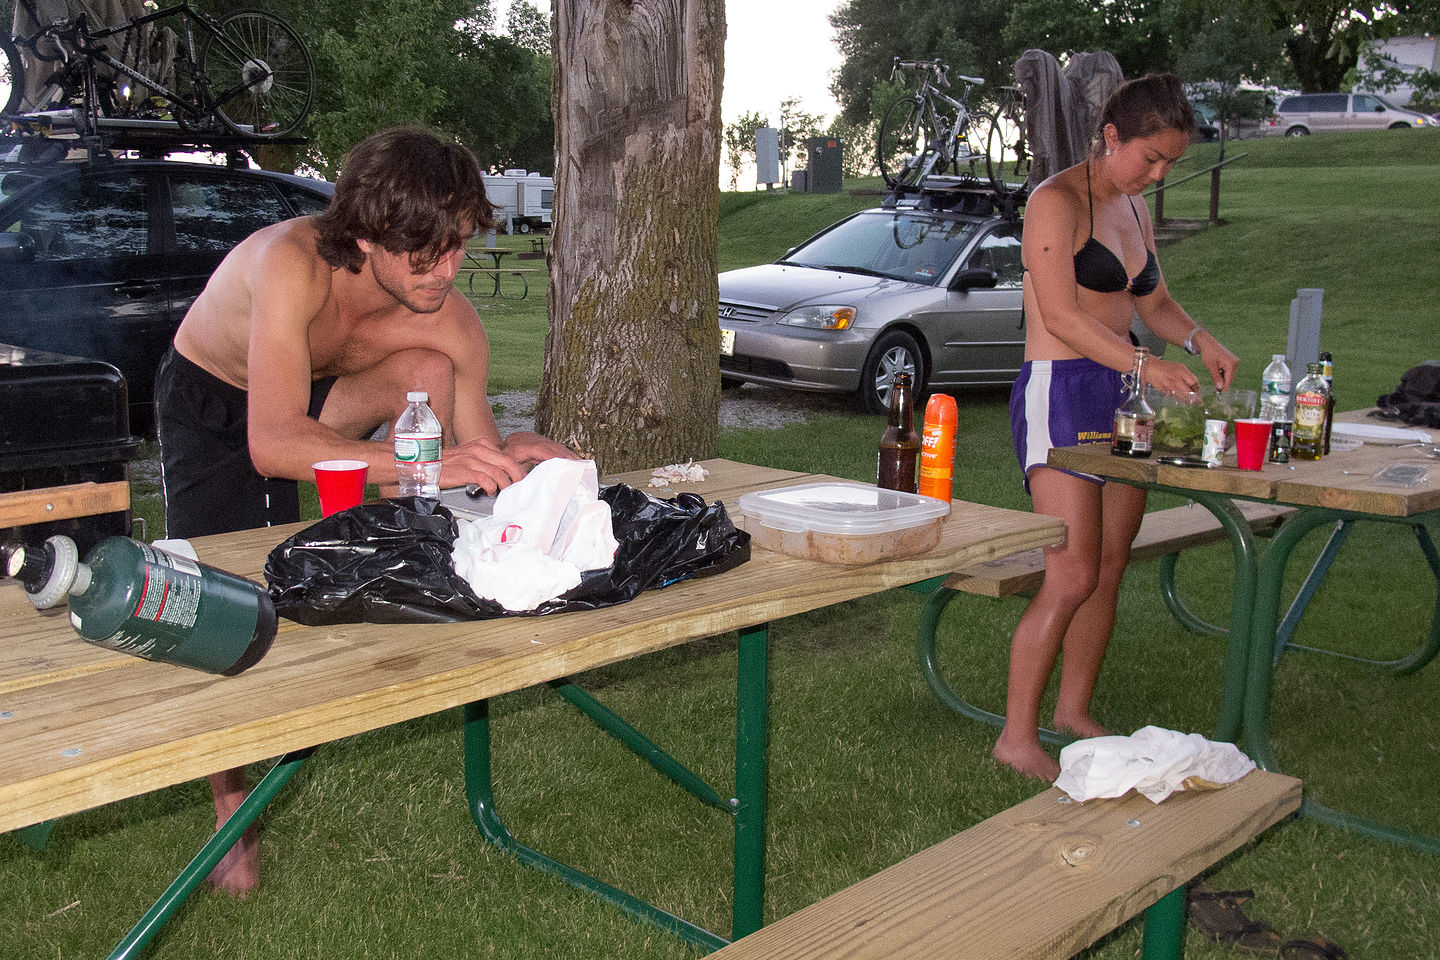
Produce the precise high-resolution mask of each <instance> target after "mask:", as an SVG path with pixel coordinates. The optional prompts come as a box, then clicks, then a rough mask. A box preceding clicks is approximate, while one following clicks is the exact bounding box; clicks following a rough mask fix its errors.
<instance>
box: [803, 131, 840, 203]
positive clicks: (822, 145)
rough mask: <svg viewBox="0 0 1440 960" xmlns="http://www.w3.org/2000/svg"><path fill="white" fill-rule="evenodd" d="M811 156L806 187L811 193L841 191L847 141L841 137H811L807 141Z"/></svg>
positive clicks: (806, 145)
mask: <svg viewBox="0 0 1440 960" xmlns="http://www.w3.org/2000/svg"><path fill="white" fill-rule="evenodd" d="M805 154H806V156H807V157H808V158H809V167H808V173H807V177H806V189H807V190H809V191H810V192H811V193H839V192H840V178H841V174H842V171H843V170H844V167H845V141H844V140H843V139H841V138H840V137H811V138H810V139H809V140H806V141H805Z"/></svg>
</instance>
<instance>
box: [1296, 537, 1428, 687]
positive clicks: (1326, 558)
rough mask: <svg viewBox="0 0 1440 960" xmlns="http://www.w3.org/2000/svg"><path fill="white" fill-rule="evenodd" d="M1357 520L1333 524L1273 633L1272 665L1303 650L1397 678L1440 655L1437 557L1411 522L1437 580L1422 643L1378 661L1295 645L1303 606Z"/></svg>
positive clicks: (1419, 667)
mask: <svg viewBox="0 0 1440 960" xmlns="http://www.w3.org/2000/svg"><path fill="white" fill-rule="evenodd" d="M1357 519H1364V518H1346V519H1343V520H1340V521H1339V522H1338V523H1337V524H1336V528H1335V531H1334V533H1332V534H1331V535H1330V539H1329V540H1327V541H1326V543H1325V548H1324V550H1322V551H1321V554H1320V556H1319V557H1318V558H1316V560H1315V564H1314V566H1312V567H1311V569H1310V573H1309V574H1308V575H1307V576H1306V578H1305V583H1304V584H1303V585H1302V586H1301V587H1300V591H1299V593H1297V594H1296V597H1295V600H1294V601H1293V602H1292V603H1291V604H1290V609H1289V610H1287V611H1286V613H1285V618H1284V619H1283V620H1281V621H1280V627H1279V629H1278V630H1276V632H1275V662H1276V663H1279V662H1280V655H1281V654H1282V653H1284V652H1285V650H1287V649H1290V650H1302V651H1304V652H1305V653H1319V654H1324V655H1325V656H1329V657H1338V658H1339V659H1341V660H1348V661H1350V662H1351V663H1358V664H1363V665H1364V666H1367V667H1379V668H1381V669H1384V670H1389V671H1391V672H1392V673H1394V674H1395V675H1396V676H1405V675H1406V674H1411V673H1414V672H1415V671H1417V670H1419V669H1421V668H1422V667H1424V666H1425V665H1426V664H1428V663H1430V661H1432V660H1434V659H1435V656H1436V654H1437V653H1440V554H1437V553H1436V550H1435V543H1434V541H1433V540H1432V539H1431V538H1430V533H1429V531H1428V530H1426V529H1425V525H1424V524H1423V523H1412V524H1410V527H1411V529H1412V530H1414V532H1415V538H1416V540H1417V541H1419V544H1420V552H1421V553H1422V554H1424V556H1425V561H1426V562H1427V563H1428V564H1429V565H1430V571H1431V573H1433V574H1434V576H1435V580H1436V589H1437V593H1436V597H1435V612H1434V613H1433V614H1432V615H1431V617H1430V633H1429V635H1428V636H1427V637H1426V638H1425V640H1424V641H1423V642H1422V643H1421V644H1420V646H1418V647H1416V648H1415V649H1414V650H1412V651H1411V652H1410V653H1409V654H1407V655H1405V656H1403V657H1398V658H1395V659H1392V660H1378V659H1376V658H1374V657H1357V656H1354V655H1352V654H1348V653H1339V652H1337V651H1335V650H1327V649H1325V648H1323V647H1312V646H1308V645H1306V644H1302V643H1296V642H1294V639H1293V637H1294V635H1295V629H1296V628H1297V627H1298V626H1299V624H1300V618H1301V617H1302V616H1303V615H1304V613H1305V607H1306V606H1307V605H1308V604H1309V603H1310V600H1311V599H1312V598H1313V597H1314V595H1315V592H1316V591H1317V590H1318V589H1319V588H1320V583H1321V581H1322V580H1323V579H1324V577H1325V575H1326V573H1328V572H1329V570H1330V567H1331V565H1332V564H1333V563H1334V562H1335V557H1336V555H1337V554H1338V553H1339V551H1340V547H1341V546H1342V545H1344V543H1345V541H1346V539H1348V537H1349V534H1350V531H1351V529H1352V528H1353V527H1354V524H1355V521H1356V520H1357Z"/></svg>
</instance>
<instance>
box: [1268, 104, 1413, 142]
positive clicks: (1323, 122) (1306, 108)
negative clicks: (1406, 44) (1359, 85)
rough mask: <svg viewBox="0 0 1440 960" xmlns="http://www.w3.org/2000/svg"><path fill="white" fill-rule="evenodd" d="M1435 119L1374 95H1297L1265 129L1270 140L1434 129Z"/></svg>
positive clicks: (1280, 107) (1276, 114) (1271, 119)
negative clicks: (1421, 128)
mask: <svg viewBox="0 0 1440 960" xmlns="http://www.w3.org/2000/svg"><path fill="white" fill-rule="evenodd" d="M1433 126H1435V119H1434V118H1433V117H1430V116H1427V115H1426V114H1423V113H1417V112H1415V111H1414V110H1402V109H1400V108H1399V107H1394V106H1391V105H1390V104H1389V103H1387V102H1386V101H1385V100H1383V99H1382V98H1380V97H1377V96H1376V95H1375V94H1373V93H1297V94H1294V95H1293V96H1289V97H1284V98H1283V99H1281V101H1280V105H1279V106H1277V107H1276V108H1275V114H1274V116H1272V117H1271V118H1270V122H1269V124H1268V125H1267V126H1266V127H1265V135H1266V136H1267V137H1279V136H1286V137H1307V136H1309V135H1310V134H1312V133H1330V132H1332V131H1336V130H1404V129H1408V128H1410V127H1433Z"/></svg>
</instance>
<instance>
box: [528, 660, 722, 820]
mask: <svg viewBox="0 0 1440 960" xmlns="http://www.w3.org/2000/svg"><path fill="white" fill-rule="evenodd" d="M550 688H551V689H552V690H554V691H555V692H556V693H558V694H560V696H561V697H563V698H564V699H565V702H566V703H569V704H570V705H571V706H572V707H574V708H575V709H577V710H579V711H580V712H581V713H583V714H585V715H586V716H587V717H589V718H590V719H591V720H594V721H595V722H596V723H597V724H599V726H600V729H601V730H603V731H605V732H606V733H607V734H609V735H610V736H612V737H614V738H615V739H616V740H619V741H620V742H621V743H623V744H624V745H625V746H626V747H628V748H629V749H630V750H631V752H633V753H634V754H635V755H636V756H638V757H640V758H641V759H642V760H644V761H645V762H646V763H649V764H650V765H651V766H652V767H654V768H655V769H656V770H658V771H659V772H661V773H663V774H665V776H667V777H669V778H670V779H671V780H673V781H674V782H675V783H676V784H677V785H679V786H680V787H681V788H682V789H684V790H685V791H686V792H687V793H689V794H691V795H692V796H694V797H695V798H696V799H697V800H699V801H700V802H701V803H703V804H705V805H706V806H711V807H715V808H716V809H719V810H724V811H725V812H726V813H732V814H733V813H734V812H735V804H734V801H732V800H727V799H726V798H724V797H722V796H720V794H719V792H718V791H716V789H715V788H714V787H712V786H710V784H708V783H706V782H705V781H704V780H702V779H700V777H698V776H697V775H696V774H695V771H693V770H691V769H690V768H689V767H687V766H685V765H684V764H682V763H680V761H678V760H676V759H675V758H674V757H672V756H670V754H668V753H666V752H665V751H664V750H662V749H661V748H660V747H659V746H658V745H657V744H656V743H655V742H654V741H652V740H650V739H649V738H648V737H646V736H645V735H644V734H643V733H641V732H640V731H639V730H636V729H635V728H634V727H633V726H631V725H630V724H629V723H627V722H626V721H625V719H624V718H623V717H621V716H619V715H617V714H616V713H615V712H614V711H613V710H611V709H610V708H609V707H607V706H605V704H603V703H601V702H600V701H599V700H596V699H595V698H594V697H592V696H590V694H588V693H586V692H585V690H584V688H582V687H581V686H580V685H579V684H577V683H574V682H572V681H570V680H554V681H551V683H550Z"/></svg>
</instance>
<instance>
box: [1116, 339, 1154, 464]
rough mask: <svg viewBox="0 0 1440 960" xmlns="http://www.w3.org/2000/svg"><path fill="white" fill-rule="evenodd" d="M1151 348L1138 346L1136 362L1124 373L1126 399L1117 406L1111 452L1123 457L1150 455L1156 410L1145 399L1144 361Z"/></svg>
mask: <svg viewBox="0 0 1440 960" xmlns="http://www.w3.org/2000/svg"><path fill="white" fill-rule="evenodd" d="M1149 358H1150V351H1149V350H1147V349H1146V348H1145V347H1136V348H1135V365H1134V366H1133V367H1132V368H1131V369H1130V373H1129V374H1128V375H1126V377H1125V400H1124V402H1122V403H1121V404H1120V406H1119V407H1117V408H1116V410H1115V429H1114V432H1113V433H1112V434H1111V437H1110V452H1111V453H1113V454H1115V455H1116V456H1120V457H1148V456H1150V451H1151V449H1152V441H1153V439H1154V436H1155V411H1154V410H1153V409H1152V408H1151V406H1150V404H1149V403H1147V402H1146V400H1145V379H1144V376H1143V374H1144V371H1145V361H1146V360H1148V359H1149Z"/></svg>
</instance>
